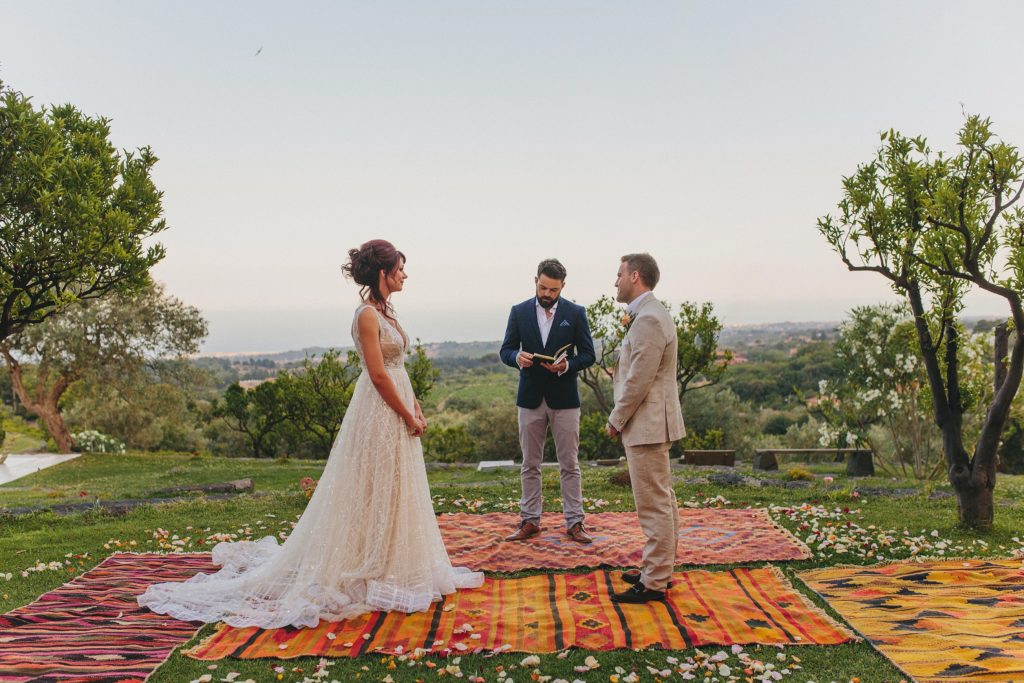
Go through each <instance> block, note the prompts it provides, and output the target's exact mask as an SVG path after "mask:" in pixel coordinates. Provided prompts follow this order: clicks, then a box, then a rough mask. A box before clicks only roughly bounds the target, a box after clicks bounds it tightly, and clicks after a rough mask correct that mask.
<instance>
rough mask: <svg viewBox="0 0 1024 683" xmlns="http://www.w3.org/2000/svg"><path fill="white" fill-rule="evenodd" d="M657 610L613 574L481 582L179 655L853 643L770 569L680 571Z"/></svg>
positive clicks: (256, 632) (215, 641) (224, 632)
mask: <svg viewBox="0 0 1024 683" xmlns="http://www.w3.org/2000/svg"><path fill="white" fill-rule="evenodd" d="M674 581H675V585H674V586H673V588H672V589H671V590H670V591H669V592H668V600H666V601H665V602H651V603H647V604H645V605H618V604H616V603H613V602H612V601H611V600H610V599H609V593H610V592H612V591H617V590H622V589H624V588H625V587H626V586H625V584H624V583H622V581H621V579H620V578H619V577H618V573H617V572H616V573H614V574H612V573H609V572H605V571H597V572H591V573H588V574H544V575H537V576H528V577H524V578H518V579H488V580H487V581H485V582H484V585H483V586H482V587H480V588H478V589H475V590H466V591H459V592H457V593H454V594H452V595H449V596H448V597H447V598H446V599H445V600H444V601H441V602H438V603H436V604H435V605H434V607H433V608H431V609H430V610H428V611H426V612H420V613H416V614H411V615H407V614H402V613H396V612H388V613H382V612H376V613H373V614H366V615H362V616H360V617H357V618H354V619H349V620H348V621H343V622H334V623H331V622H321V623H320V625H319V626H318V627H317V628H308V629H293V628H284V629H274V630H260V629H256V628H231V627H228V626H223V625H221V626H220V627H218V629H217V631H216V632H215V633H214V634H213V635H211V636H210V637H209V638H207V639H206V640H204V641H203V642H202V643H200V644H199V645H198V646H196V647H194V648H191V649H190V650H188V651H186V653H185V654H187V655H189V656H190V657H194V658H196V659H204V660H213V659H220V658H223V657H238V658H242V659H253V658H259V657H278V658H285V659H287V658H292V657H301V656H309V655H312V656H323V657H355V656H358V655H361V654H364V653H369V652H376V653H385V654H401V653H409V652H413V651H415V650H417V649H420V650H423V651H426V652H433V653H438V654H444V655H449V654H456V655H457V654H463V653H469V652H482V651H502V650H512V651H518V652H537V653H540V652H556V651H559V650H562V649H565V648H567V647H579V648H583V649H587V650H613V649H616V648H647V647H655V646H657V647H662V648H668V649H681V648H689V647H694V646H702V645H711V644H715V645H731V644H734V643H737V644H755V643H762V644H769V645H832V644H837V643H843V642H847V641H849V640H853V639H855V637H854V636H853V635H852V634H851V633H850V632H849V631H847V630H846V629H844V628H843V627H842V626H840V625H839V624H837V623H836V622H835V621H833V620H832V619H831V618H829V617H828V616H827V615H826V614H824V613H823V612H822V611H821V610H819V609H818V608H816V607H815V606H813V605H812V604H811V603H810V602H808V601H807V600H806V599H804V597H803V596H802V595H801V594H800V593H798V592H797V591H796V590H794V588H793V586H792V585H791V584H790V583H789V582H788V581H787V580H786V579H785V577H784V576H783V575H782V573H781V572H780V571H778V570H777V569H776V568H774V567H765V568H759V569H733V570H730V571H719V572H709V571H702V570H695V571H688V572H680V573H677V574H676V575H675V578H674Z"/></svg>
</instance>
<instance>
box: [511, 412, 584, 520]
mask: <svg viewBox="0 0 1024 683" xmlns="http://www.w3.org/2000/svg"><path fill="white" fill-rule="evenodd" d="M549 423H550V424H551V438H552V439H554V441H555V455H556V457H557V458H558V468H559V472H560V474H561V485H562V512H563V514H564V515H565V528H566V530H568V529H570V528H571V527H572V526H573V525H574V524H576V523H577V522H582V521H583V483H582V477H581V476H580V460H579V452H580V409H579V408H561V409H558V410H555V409H554V408H549V407H548V404H547V402H545V401H544V400H543V399H541V402H540V406H538V407H537V408H520V409H519V445H520V447H521V448H522V449H523V467H522V469H521V470H520V473H519V474H520V479H521V481H522V485H523V497H522V499H521V500H520V502H519V504H520V510H521V511H520V517H521V518H522V520H523V521H524V522H525V521H533V522H537V523H540V513H541V511H542V510H543V507H544V496H543V493H542V491H541V476H540V463H541V461H542V460H543V459H544V438H545V437H546V436H547V431H548V424H549Z"/></svg>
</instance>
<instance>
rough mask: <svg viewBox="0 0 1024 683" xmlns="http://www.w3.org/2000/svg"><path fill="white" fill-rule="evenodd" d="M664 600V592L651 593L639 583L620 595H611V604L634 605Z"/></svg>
mask: <svg viewBox="0 0 1024 683" xmlns="http://www.w3.org/2000/svg"><path fill="white" fill-rule="evenodd" d="M664 599H665V591H652V590H650V589H649V588H646V587H645V586H644V585H643V584H642V583H640V582H639V581H638V582H637V583H635V584H633V585H632V586H630V587H629V588H627V589H626V590H624V591H622V592H621V593H612V602H626V603H630V604H635V605H639V604H642V603H645V602H650V601H651V600H664Z"/></svg>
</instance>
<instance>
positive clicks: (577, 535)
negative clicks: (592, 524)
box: [565, 522, 594, 543]
mask: <svg viewBox="0 0 1024 683" xmlns="http://www.w3.org/2000/svg"><path fill="white" fill-rule="evenodd" d="M565 535H566V536H568V537H569V538H571V539H572V540H574V541H576V542H577V543H593V542H594V539H592V538H591V537H590V536H588V535H587V530H586V529H585V528H583V522H576V523H575V524H573V525H572V526H571V527H569V530H568V531H566V532H565Z"/></svg>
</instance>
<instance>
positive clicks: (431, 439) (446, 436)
mask: <svg viewBox="0 0 1024 683" xmlns="http://www.w3.org/2000/svg"><path fill="white" fill-rule="evenodd" d="M422 441H423V457H424V459H426V460H428V461H432V462H468V461H471V460H472V459H473V440H472V439H471V438H470V437H469V430H468V429H466V427H465V426H463V425H449V426H437V425H431V426H430V427H428V428H427V431H426V432H424V433H423V439H422Z"/></svg>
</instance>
